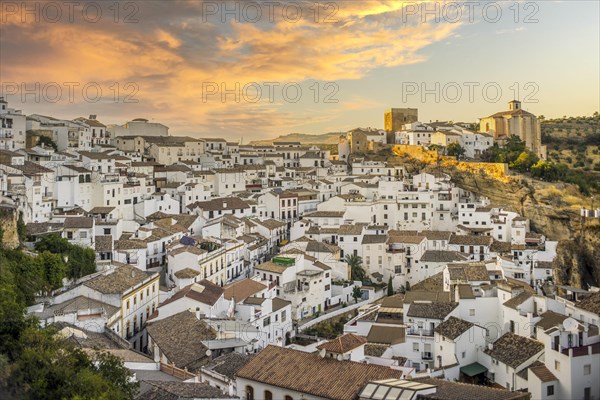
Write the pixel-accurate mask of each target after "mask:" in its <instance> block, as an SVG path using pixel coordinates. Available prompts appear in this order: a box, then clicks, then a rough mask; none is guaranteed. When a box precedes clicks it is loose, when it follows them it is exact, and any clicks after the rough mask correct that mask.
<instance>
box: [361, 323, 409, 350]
mask: <svg viewBox="0 0 600 400" xmlns="http://www.w3.org/2000/svg"><path fill="white" fill-rule="evenodd" d="M367 341H368V342H369V343H376V344H388V345H394V344H398V343H404V342H405V341H406V330H405V328H404V327H403V326H383V325H371V329H370V330H369V334H368V335H367Z"/></svg>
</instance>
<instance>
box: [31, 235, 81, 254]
mask: <svg viewBox="0 0 600 400" xmlns="http://www.w3.org/2000/svg"><path fill="white" fill-rule="evenodd" d="M71 246H72V245H71V243H69V241H68V240H67V239H65V238H62V237H60V235H58V234H56V233H52V234H50V235H44V236H42V238H41V239H40V240H39V241H38V242H36V243H35V249H36V250H37V251H39V252H42V251H49V252H50V253H54V254H68V253H69V251H70V250H71Z"/></svg>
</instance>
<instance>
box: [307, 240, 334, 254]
mask: <svg viewBox="0 0 600 400" xmlns="http://www.w3.org/2000/svg"><path fill="white" fill-rule="evenodd" d="M306 251H307V252H315V253H331V254H335V253H337V252H339V251H340V248H339V247H338V246H336V245H334V244H328V243H324V242H319V241H317V240H311V241H309V242H308V244H307V245H306Z"/></svg>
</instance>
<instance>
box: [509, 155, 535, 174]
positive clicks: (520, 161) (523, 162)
mask: <svg viewBox="0 0 600 400" xmlns="http://www.w3.org/2000/svg"><path fill="white" fill-rule="evenodd" d="M539 160H540V159H539V158H538V156H536V155H535V154H534V153H532V152H531V151H529V150H526V151H523V152H522V153H521V154H519V157H517V159H516V160H515V161H513V162H512V163H510V164H509V167H510V168H512V169H514V170H516V171H519V172H527V171H529V170H530V169H531V167H532V166H533V165H534V164H535V163H537V162H538V161H539Z"/></svg>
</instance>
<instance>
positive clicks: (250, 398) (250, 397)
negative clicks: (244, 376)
mask: <svg viewBox="0 0 600 400" xmlns="http://www.w3.org/2000/svg"><path fill="white" fill-rule="evenodd" d="M246 400H254V388H253V387H252V386H250V385H248V386H246Z"/></svg>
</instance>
